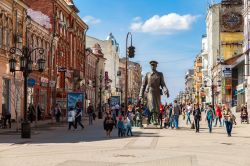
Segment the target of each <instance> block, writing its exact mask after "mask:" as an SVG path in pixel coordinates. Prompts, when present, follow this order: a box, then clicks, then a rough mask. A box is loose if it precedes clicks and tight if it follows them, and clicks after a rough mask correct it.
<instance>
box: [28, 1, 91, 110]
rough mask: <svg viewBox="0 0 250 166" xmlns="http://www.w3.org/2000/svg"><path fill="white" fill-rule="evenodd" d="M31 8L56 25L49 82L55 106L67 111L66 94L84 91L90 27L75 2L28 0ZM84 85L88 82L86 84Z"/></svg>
mask: <svg viewBox="0 0 250 166" xmlns="http://www.w3.org/2000/svg"><path fill="white" fill-rule="evenodd" d="M24 1H25V2H26V3H27V4H28V5H29V7H30V8H31V9H33V10H35V11H40V12H41V13H43V14H45V15H47V16H48V18H49V22H50V24H51V25H52V26H51V27H50V28H48V30H49V31H50V33H51V34H52V35H53V39H52V42H51V43H52V44H53V45H55V46H54V47H52V49H51V50H52V54H51V55H50V56H49V59H50V60H49V62H50V63H49V67H50V71H49V83H50V84H51V88H52V96H53V97H52V100H53V101H52V103H53V104H55V102H59V103H61V106H62V107H63V108H66V93H67V92H69V91H84V86H85V85H84V84H82V80H83V79H84V73H85V71H84V69H85V66H84V65H85V51H84V50H85V35H86V31H87V29H88V26H87V25H86V24H85V23H84V22H83V21H82V20H81V18H80V17H79V16H78V12H79V10H78V9H77V7H76V6H75V5H74V3H73V1H72V0H57V1H54V0H39V1H37V0H24ZM83 82H84V81H83Z"/></svg>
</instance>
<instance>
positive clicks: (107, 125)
mask: <svg viewBox="0 0 250 166" xmlns="http://www.w3.org/2000/svg"><path fill="white" fill-rule="evenodd" d="M103 126H104V130H105V131H106V135H107V137H110V136H111V132H112V130H113V126H114V120H113V118H112V116H111V114H107V116H106V117H105V119H104V122H103Z"/></svg>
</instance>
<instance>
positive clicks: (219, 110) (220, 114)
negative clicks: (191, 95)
mask: <svg viewBox="0 0 250 166" xmlns="http://www.w3.org/2000/svg"><path fill="white" fill-rule="evenodd" d="M215 116H216V120H215V124H214V127H216V126H217V123H218V121H219V122H220V127H222V121H221V118H222V111H221V108H220V105H217V106H216V110H215Z"/></svg>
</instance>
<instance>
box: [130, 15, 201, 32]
mask: <svg viewBox="0 0 250 166" xmlns="http://www.w3.org/2000/svg"><path fill="white" fill-rule="evenodd" d="M197 18H198V16H193V15H190V14H187V15H179V14H176V13H170V14H167V15H163V16H159V15H154V16H153V17H151V18H149V19H148V20H146V21H145V22H142V21H141V18H140V17H135V18H134V19H133V22H132V23H131V25H130V29H131V30H132V31H136V32H143V33H152V34H166V35H169V34H173V33H175V32H178V31H185V30H189V29H190V28H191V25H192V23H194V22H195V21H196V20H197Z"/></svg>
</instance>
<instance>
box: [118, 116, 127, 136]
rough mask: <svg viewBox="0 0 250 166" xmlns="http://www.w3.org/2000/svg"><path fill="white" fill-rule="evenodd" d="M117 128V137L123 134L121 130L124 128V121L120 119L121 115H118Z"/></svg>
mask: <svg viewBox="0 0 250 166" xmlns="http://www.w3.org/2000/svg"><path fill="white" fill-rule="evenodd" d="M117 128H118V137H122V136H123V130H124V128H125V127H124V123H123V121H122V116H120V117H119V121H118V123H117Z"/></svg>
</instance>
